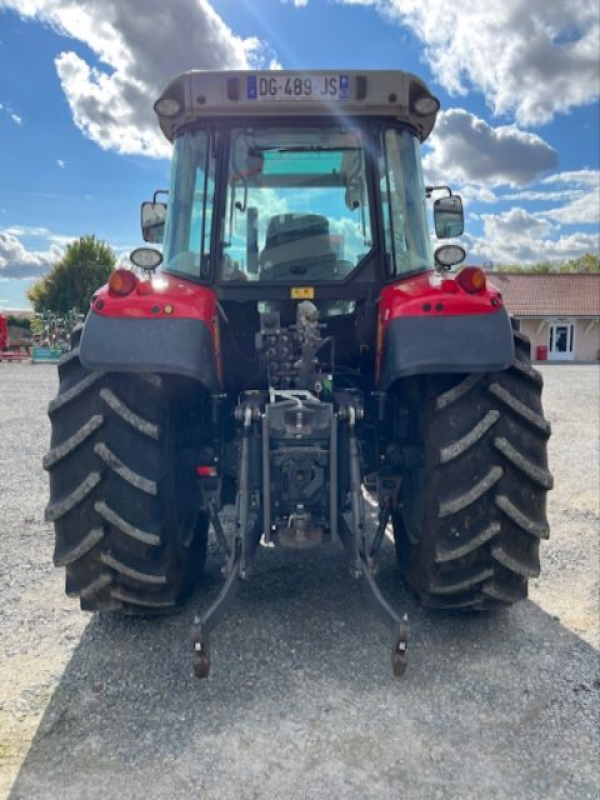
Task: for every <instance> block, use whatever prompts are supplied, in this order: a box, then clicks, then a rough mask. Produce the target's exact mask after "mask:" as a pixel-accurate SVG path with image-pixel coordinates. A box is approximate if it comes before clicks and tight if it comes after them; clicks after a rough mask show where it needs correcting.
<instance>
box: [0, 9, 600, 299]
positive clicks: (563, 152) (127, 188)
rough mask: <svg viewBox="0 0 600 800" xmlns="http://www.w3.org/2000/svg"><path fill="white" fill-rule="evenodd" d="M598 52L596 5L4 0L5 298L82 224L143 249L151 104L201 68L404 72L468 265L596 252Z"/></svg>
mask: <svg viewBox="0 0 600 800" xmlns="http://www.w3.org/2000/svg"><path fill="white" fill-rule="evenodd" d="M599 54H600V4H599V3H598V2H597V0H461V2H460V3H456V2H455V3H452V2H450V3H449V2H447V0H0V309H2V308H4V309H7V308H11V309H14V308H27V307H28V305H29V304H28V301H27V299H26V297H25V290H26V289H27V287H28V286H29V285H30V284H31V282H32V281H33V280H36V279H37V278H39V277H40V276H41V275H44V274H46V273H47V272H48V270H49V269H50V268H51V265H52V264H53V263H55V262H56V261H57V260H58V259H59V258H60V256H61V254H62V252H63V251H64V247H65V244H66V243H68V242H69V241H71V240H73V239H76V238H78V237H79V236H82V235H84V234H89V233H93V234H95V235H96V236H97V237H98V238H100V239H102V240H104V241H106V242H107V243H108V244H110V245H111V246H112V247H113V248H114V250H115V251H116V253H117V255H118V256H119V257H120V258H121V257H122V258H125V257H126V254H127V253H128V252H130V250H131V249H133V248H134V247H137V246H139V245H140V244H142V241H141V235H140V229H139V208H140V203H141V202H142V201H143V200H147V199H151V197H152V195H153V193H154V191H155V190H156V189H159V188H165V187H166V186H167V185H168V175H169V157H170V145H169V144H168V142H167V141H166V140H165V139H164V138H163V137H162V134H161V133H160V130H159V128H158V125H157V123H156V120H155V116H154V112H153V110H152V106H153V103H154V101H155V99H156V98H157V97H158V96H159V94H160V93H161V90H162V89H163V88H164V87H165V86H166V84H167V83H169V82H170V80H171V79H172V78H174V77H175V76H176V75H177V74H179V73H180V72H183V71H184V70H187V69H192V68H195V69H202V68H206V69H228V68H229V69H232V68H236V69H260V68H262V69H267V68H279V67H283V68H284V69H303V70H310V69H318V68H322V69H330V70H333V71H338V70H343V69H403V70H407V71H409V72H414V73H416V74H417V75H419V76H420V77H422V78H423V79H424V80H425V81H426V82H427V83H428V85H429V86H430V88H431V90H432V92H433V93H434V94H435V95H436V96H437V97H439V99H440V101H441V107H442V110H441V112H440V113H439V115H438V122H437V125H436V128H435V130H434V133H433V134H432V136H431V137H430V138H429V140H428V141H427V142H426V143H425V145H424V146H423V159H424V167H425V173H426V181H427V182H428V183H449V184H450V185H451V186H452V187H453V189H454V190H455V191H458V192H459V193H461V194H462V196H463V198H464V201H465V208H466V214H467V223H466V232H465V235H464V236H463V237H462V243H463V245H464V246H465V247H466V249H467V252H468V256H467V261H468V263H472V264H499V263H516V262H518V263H521V264H531V263H535V262H538V261H548V260H550V261H564V260H567V259H571V258H577V257H579V256H581V255H584V254H586V253H590V252H591V253H598V250H599V246H600V236H599V225H600V170H599V161H600V132H599V128H600V106H599V94H600V56H599Z"/></svg>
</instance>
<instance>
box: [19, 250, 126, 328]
mask: <svg viewBox="0 0 600 800" xmlns="http://www.w3.org/2000/svg"><path fill="white" fill-rule="evenodd" d="M116 261H117V259H116V257H115V254H114V252H113V250H112V248H110V247H109V246H108V245H107V244H106V243H105V242H101V241H98V240H97V239H96V237H95V236H82V237H81V238H80V239H78V240H77V241H75V242H71V244H68V245H67V249H66V252H65V254H64V256H63V257H62V258H61V260H60V261H58V262H57V263H56V264H55V265H54V266H53V268H52V270H51V271H50V272H49V273H48V275H45V276H44V277H43V278H40V280H39V281H36V282H35V283H34V284H33V285H32V286H31V287H30V288H29V290H28V291H27V297H28V298H29V300H30V301H31V303H32V304H33V307H34V309H35V310H36V312H38V313H41V312H43V311H46V310H50V311H52V312H53V313H55V314H62V315H65V314H67V313H69V312H71V311H73V310H74V311H77V312H79V313H84V314H85V313H87V310H88V308H89V304H90V300H91V297H92V295H93V294H94V292H95V291H96V289H98V288H99V287H100V286H102V285H103V284H104V283H106V281H107V280H108V276H109V275H110V273H111V272H112V270H113V268H114V266H115V263H116Z"/></svg>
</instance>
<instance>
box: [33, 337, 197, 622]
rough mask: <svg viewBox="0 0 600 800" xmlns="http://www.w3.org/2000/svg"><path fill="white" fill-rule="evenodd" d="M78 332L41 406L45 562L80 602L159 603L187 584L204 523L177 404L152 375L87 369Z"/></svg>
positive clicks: (148, 607) (182, 595) (131, 607)
mask: <svg viewBox="0 0 600 800" xmlns="http://www.w3.org/2000/svg"><path fill="white" fill-rule="evenodd" d="M80 335H81V332H80V331H77V332H76V333H74V335H73V341H72V345H73V349H72V350H71V351H70V352H69V353H67V354H66V355H65V356H63V358H62V359H61V361H60V363H59V366H58V371H59V377H60V388H59V393H58V395H57V397H56V398H54V400H52V402H51V403H50V406H49V409H48V414H49V416H50V420H51V424H52V439H51V449H50V452H49V453H47V455H46V456H45V458H44V468H45V469H47V470H48V471H49V473H50V502H49V504H48V506H47V508H46V519H47V520H48V521H51V522H53V523H54V528H55V533H56V546H55V551H54V563H55V564H56V566H64V567H65V568H66V592H67V595H69V596H70V597H77V598H79V600H80V604H81V608H82V609H83V610H85V611H116V610H122V611H125V612H127V613H153V612H154V613H156V612H164V611H168V610H169V609H173V608H176V607H177V606H179V605H181V604H182V603H183V602H184V601H185V599H186V598H187V597H188V595H189V594H190V593H191V592H192V590H193V588H194V585H195V582H196V579H197V577H198V576H199V575H200V573H201V571H202V569H203V566H204V560H205V556H206V540H207V530H208V519H207V517H206V515H205V514H202V513H200V512H199V510H198V505H197V502H198V501H197V497H198V492H197V490H195V485H194V484H195V478H194V474H193V471H192V470H186V469H185V468H182V467H181V466H178V464H179V462H178V459H177V441H178V436H179V431H180V429H181V427H182V425H183V412H182V409H181V407H180V404H179V403H178V401H177V400H176V399H175V398H170V397H169V396H168V393H167V390H166V386H165V381H164V379H163V378H162V377H161V376H160V375H155V374H130V373H123V374H104V373H100V372H90V371H88V370H87V369H86V368H85V367H84V366H83V365H82V363H81V361H80V360H79V338H80ZM188 471H189V474H187V473H188Z"/></svg>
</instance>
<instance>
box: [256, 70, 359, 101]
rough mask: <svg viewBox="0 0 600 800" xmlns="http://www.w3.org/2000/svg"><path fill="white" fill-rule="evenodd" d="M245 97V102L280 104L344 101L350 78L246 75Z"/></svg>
mask: <svg viewBox="0 0 600 800" xmlns="http://www.w3.org/2000/svg"><path fill="white" fill-rule="evenodd" d="M246 97H247V99H248V100H257V101H261V100H262V101H265V100H266V101H274V102H284V103H293V102H303V101H304V102H306V101H310V100H312V101H313V102H314V101H319V100H321V101H323V100H348V99H349V98H350V78H349V77H348V75H319V76H318V77H311V76H310V75H307V76H305V77H300V76H296V77H294V76H289V75H288V76H286V75H285V74H282V75H271V76H262V75H247V76H246Z"/></svg>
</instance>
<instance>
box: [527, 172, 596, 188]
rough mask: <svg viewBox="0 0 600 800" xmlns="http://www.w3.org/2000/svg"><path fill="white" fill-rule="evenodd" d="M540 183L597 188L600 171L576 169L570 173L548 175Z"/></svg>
mask: <svg viewBox="0 0 600 800" xmlns="http://www.w3.org/2000/svg"><path fill="white" fill-rule="evenodd" d="M540 183H543V184H553V183H571V184H573V185H574V186H599V185H600V170H597V169H578V170H572V171H570V172H556V173H555V174H554V175H548V176H547V177H546V178H544V179H543V180H542V181H540Z"/></svg>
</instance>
